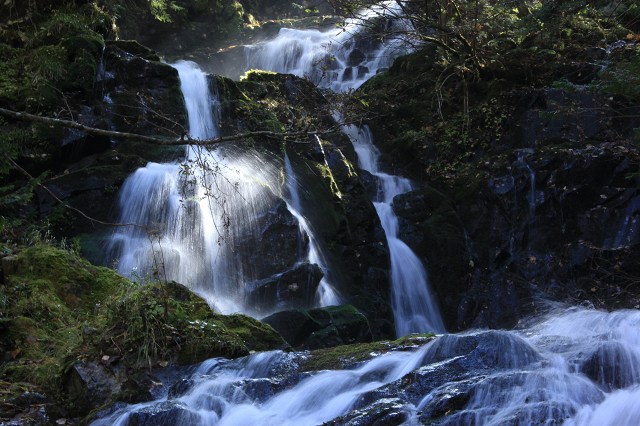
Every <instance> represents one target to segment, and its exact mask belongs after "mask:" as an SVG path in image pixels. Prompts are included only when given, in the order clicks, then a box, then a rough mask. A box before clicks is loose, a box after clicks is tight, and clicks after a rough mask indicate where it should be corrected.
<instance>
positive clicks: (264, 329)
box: [0, 244, 287, 417]
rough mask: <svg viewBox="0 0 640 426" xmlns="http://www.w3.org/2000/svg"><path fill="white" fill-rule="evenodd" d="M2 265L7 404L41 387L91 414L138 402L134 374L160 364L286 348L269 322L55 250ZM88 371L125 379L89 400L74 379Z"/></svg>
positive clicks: (64, 406) (24, 253)
mask: <svg viewBox="0 0 640 426" xmlns="http://www.w3.org/2000/svg"><path fill="white" fill-rule="evenodd" d="M2 268H3V274H4V275H3V276H4V281H3V283H2V285H0V353H1V354H2V367H1V369H0V374H1V377H0V380H2V381H3V382H4V383H6V385H7V389H9V392H7V393H6V394H3V395H1V397H2V398H3V401H7V400H8V399H11V398H13V397H15V396H17V394H21V393H22V392H23V391H24V390H30V391H37V392H42V393H44V394H45V395H46V396H47V397H48V398H49V399H48V402H49V403H50V404H53V405H57V406H58V407H57V409H58V410H61V412H64V413H66V415H84V414H86V412H87V410H89V409H91V408H94V407H95V404H97V403H101V402H102V403H107V402H112V401H115V400H125V401H127V400H129V401H130V400H132V398H136V399H139V398H140V394H141V393H144V389H140V387H141V386H142V384H141V383H142V382H141V381H140V380H138V381H136V380H135V378H136V377H138V378H140V377H143V376H145V375H146V374H148V372H149V371H151V369H152V368H159V367H165V366H168V365H176V364H177V365H181V364H182V365H184V364H193V363H197V362H199V361H202V360H204V359H207V358H211V357H216V356H222V357H227V358H234V357H238V356H244V355H248V354H249V352H250V351H253V350H270V349H276V348H286V347H287V344H286V343H285V342H284V341H283V340H282V338H280V336H279V335H278V334H277V333H276V332H275V331H274V330H273V329H272V328H271V327H269V326H268V325H266V324H263V323H260V322H259V321H257V320H254V319H251V318H248V317H245V316H242V315H232V316H224V315H218V314H215V313H213V312H212V311H211V309H210V308H209V306H208V305H207V304H206V303H205V302H204V300H202V299H201V298H199V297H198V296H196V295H194V294H193V293H191V292H190V291H189V290H187V289H186V288H185V287H183V286H181V285H180V284H176V283H167V284H162V283H149V284H145V285H140V284H136V283H132V282H130V281H128V280H126V279H124V278H123V277H121V276H119V275H118V274H116V273H115V272H113V271H111V270H109V269H107V268H103V267H96V266H93V265H91V264H89V263H88V262H86V261H85V260H83V259H81V258H79V257H78V256H77V255H76V254H74V253H71V252H69V251H66V250H62V249H59V248H55V247H52V246H50V245H43V244H39V245H36V246H33V247H29V248H25V249H23V250H21V251H19V252H18V253H16V254H14V255H10V256H5V257H4V258H3V259H2ZM87 365H91V366H92V368H99V369H102V370H105V371H106V372H111V373H110V374H111V375H112V376H114V377H120V379H119V380H122V383H114V384H113V386H110V387H106V388H104V389H101V391H102V392H103V393H104V395H102V398H101V399H97V400H96V401H88V400H86V397H87V396H86V394H87V391H86V389H85V390H82V389H84V388H86V387H89V388H90V386H89V385H88V384H87V383H83V382H82V381H80V382H79V384H78V381H77V380H75V381H74V380H73V377H74V375H78V366H80V367H83V368H86V366H87ZM96 366H97V367H96ZM136 386H137V388H136ZM78 387H80V389H81V390H78ZM83 387H84V388H83ZM99 390H100V389H99ZM91 391H92V392H95V390H91ZM83 392H84V393H83ZM6 414H7V413H4V412H2V413H0V417H4V415H6Z"/></svg>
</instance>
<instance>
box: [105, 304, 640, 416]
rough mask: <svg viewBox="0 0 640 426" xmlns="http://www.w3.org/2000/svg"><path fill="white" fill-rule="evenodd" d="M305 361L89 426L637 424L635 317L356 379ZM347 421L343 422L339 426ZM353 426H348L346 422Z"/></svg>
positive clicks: (421, 354) (359, 371) (542, 330)
mask: <svg viewBox="0 0 640 426" xmlns="http://www.w3.org/2000/svg"><path fill="white" fill-rule="evenodd" d="M306 357H307V355H306V354H305V353H288V354H287V353H283V352H278V351H276V352H268V353H259V354H255V355H251V356H249V357H246V358H243V359H239V360H234V361H230V360H225V359H211V360H208V361H206V362H204V363H202V364H200V365H199V366H196V367H194V369H193V371H192V372H191V374H190V375H189V376H188V377H187V378H185V379H183V380H181V381H178V382H177V383H176V384H175V385H174V386H173V387H172V388H170V389H166V390H165V396H164V397H163V398H161V399H159V400H157V401H153V402H150V403H144V404H137V405H132V406H127V407H125V408H121V409H119V410H116V411H115V412H114V413H112V414H111V415H108V416H105V417H104V418H102V419H100V420H98V421H96V422H95V423H94V425H96V426H102V425H123V426H130V425H139V424H153V425H169V424H188V425H212V424H215V425H256V426H257V425H276V424H278V425H292V426H293V425H319V424H322V423H324V422H327V421H330V420H332V419H336V418H338V420H336V422H335V423H332V424H358V425H360V424H361V425H367V424H372V423H373V420H386V421H388V423H381V424H408V425H413V424H421V423H428V424H437V425H504V424H521V425H529V424H549V425H552V424H561V423H564V424H567V425H598V426H601V425H611V426H633V425H637V424H638V420H640V404H638V398H639V397H640V312H637V311H621V312H615V313H605V312H598V311H592V310H581V309H570V310H565V311H559V312H557V313H556V314H554V315H550V316H549V317H548V318H545V319H543V320H539V322H537V323H534V324H532V325H530V326H528V327H526V328H524V329H522V330H520V331H493V330H488V331H473V332H469V333H464V334H459V335H453V334H450V335H443V336H441V337H438V338H436V339H434V340H433V341H432V342H430V343H427V344H425V345H423V346H422V347H420V348H419V349H417V350H415V351H405V350H398V351H392V352H389V353H387V354H383V355H377V356H375V357H374V358H373V359H372V360H370V361H367V362H363V363H360V364H357V365H356V366H355V367H354V368H352V369H348V370H337V371H331V370H328V371H319V372H315V373H300V372H299V365H300V364H303V365H304V361H305V359H306ZM340 416H344V417H340ZM350 422H351V423H350Z"/></svg>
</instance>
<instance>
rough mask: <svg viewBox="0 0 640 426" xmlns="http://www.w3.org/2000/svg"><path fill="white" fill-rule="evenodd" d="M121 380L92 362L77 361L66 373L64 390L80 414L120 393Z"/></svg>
mask: <svg viewBox="0 0 640 426" xmlns="http://www.w3.org/2000/svg"><path fill="white" fill-rule="evenodd" d="M122 383H123V378H122V377H120V378H117V377H116V376H114V374H113V373H112V372H111V371H109V369H108V368H106V367H105V366H103V365H101V364H98V363H97V362H92V361H78V362H76V363H75V364H74V365H73V366H72V367H71V369H70V371H69V372H68V373H67V376H66V378H65V389H66V392H67V394H68V395H69V398H70V399H71V400H72V401H73V402H74V405H75V406H76V407H77V409H78V410H79V411H80V412H87V411H89V410H91V409H92V408H95V407H98V406H100V405H102V404H104V403H106V402H108V401H110V399H111V398H112V397H113V396H114V395H117V394H118V393H120V391H121V390H122Z"/></svg>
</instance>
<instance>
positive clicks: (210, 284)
mask: <svg viewBox="0 0 640 426" xmlns="http://www.w3.org/2000/svg"><path fill="white" fill-rule="evenodd" d="M173 66H174V67H175V68H176V69H177V70H178V73H179V75H180V81H181V87H182V91H183V94H184V98H185V104H186V108H187V112H188V116H189V133H190V137H191V138H193V139H207V138H213V137H216V136H217V135H218V131H217V125H216V120H215V118H216V112H215V111H216V105H217V103H216V100H215V97H214V96H213V95H211V93H210V91H209V86H208V83H207V79H206V76H205V74H204V73H203V72H202V71H201V70H200V69H199V68H198V67H197V65H196V64H194V63H192V62H185V61H180V62H178V63H176V64H174V65H173ZM280 167H281V166H280V165H279V164H277V161H275V160H273V159H270V158H268V157H266V156H265V155H262V154H259V153H258V152H257V151H255V150H252V149H243V148H238V147H232V146H225V147H222V148H218V149H216V150H208V149H205V148H199V147H190V148H188V149H187V151H186V153H185V160H184V161H183V162H182V163H178V162H174V163H165V164H158V163H149V164H148V165H147V166H145V167H143V168H140V169H138V170H137V171H136V172H135V173H134V174H133V175H131V176H130V177H129V178H128V179H127V180H126V181H125V183H124V185H123V187H122V190H121V192H120V197H119V202H120V212H121V215H120V221H121V222H122V223H136V224H145V225H146V226H147V227H148V228H146V229H145V228H139V227H138V228H121V229H120V230H118V231H117V232H116V233H115V234H114V235H113V237H112V239H111V244H110V252H111V253H113V254H114V256H115V257H116V258H117V259H118V264H117V267H118V270H119V272H121V273H122V274H124V275H127V276H131V277H133V278H137V279H141V280H144V279H146V278H152V277H156V278H159V279H162V280H174V281H177V282H179V283H183V284H185V285H187V286H189V287H190V288H191V289H192V290H193V291H195V292H197V293H199V294H200V295H202V296H203V297H205V298H206V299H207V300H208V301H209V302H210V304H211V305H212V306H214V307H215V308H216V309H217V310H218V311H220V312H222V313H233V312H243V313H247V314H250V315H254V316H259V315H265V314H268V313H270V311H269V310H265V309H264V308H261V309H256V307H255V306H252V305H251V304H248V303H247V301H246V297H247V294H246V286H245V284H246V283H248V282H252V281H255V280H257V279H261V278H264V277H263V276H260V274H259V271H257V266H256V263H257V262H256V259H261V258H263V257H264V255H265V254H264V253H259V252H258V251H259V247H258V244H257V243H256V242H257V241H259V239H260V235H261V232H262V229H261V227H262V224H261V222H260V221H261V218H262V216H263V215H264V214H265V213H266V212H267V211H269V209H271V208H273V207H274V206H275V205H276V204H277V202H278V197H276V195H274V194H279V193H280V189H279V185H280V182H279V179H280ZM290 192H291V191H290ZM295 214H296V215H297V217H299V218H302V216H300V214H299V211H298V212H295ZM301 226H302V225H301ZM304 227H305V232H306V233H307V234H309V235H310V240H311V241H315V239H314V238H313V236H312V235H311V230H310V228H309V226H308V225H306V224H305V225H304ZM309 261H311V262H318V263H320V267H321V268H325V269H326V264H322V263H321V262H322V259H321V256H320V255H319V254H317V248H314V249H312V253H310V256H309ZM319 294H320V295H321V296H322V297H321V301H322V302H323V303H330V302H331V303H335V302H337V298H336V296H335V292H333V291H332V289H331V286H330V285H329V284H328V282H326V281H325V283H324V284H323V286H322V291H321V292H320V293H319ZM319 297H320V296H319ZM273 309H276V306H273Z"/></svg>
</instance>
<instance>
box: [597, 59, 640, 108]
mask: <svg viewBox="0 0 640 426" xmlns="http://www.w3.org/2000/svg"><path fill="white" fill-rule="evenodd" d="M600 78H601V81H600V82H599V84H598V88H600V89H601V90H604V91H605V92H607V93H611V94H615V95H621V96H626V97H627V98H629V99H632V100H640V49H636V52H635V54H634V55H633V56H631V57H630V58H628V59H626V60H623V61H620V62H618V63H616V64H615V66H610V67H608V68H607V69H606V70H605V71H604V72H603V73H602V74H601V76H600Z"/></svg>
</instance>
